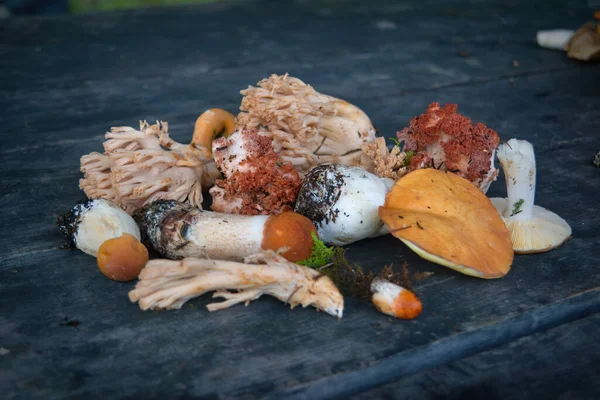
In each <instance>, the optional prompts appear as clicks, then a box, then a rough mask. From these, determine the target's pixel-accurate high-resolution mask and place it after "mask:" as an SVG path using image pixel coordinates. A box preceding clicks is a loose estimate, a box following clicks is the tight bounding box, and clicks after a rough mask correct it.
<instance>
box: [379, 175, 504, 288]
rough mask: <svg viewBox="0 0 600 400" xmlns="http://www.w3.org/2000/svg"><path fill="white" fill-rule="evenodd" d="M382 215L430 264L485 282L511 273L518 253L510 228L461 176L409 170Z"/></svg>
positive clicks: (388, 198)
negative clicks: (482, 279) (515, 253)
mask: <svg viewBox="0 0 600 400" xmlns="http://www.w3.org/2000/svg"><path fill="white" fill-rule="evenodd" d="M379 216H380V218H381V220H382V221H383V222H384V224H385V225H386V226H387V227H388V228H389V230H390V232H391V233H392V235H394V236H395V237H397V238H398V239H400V240H402V242H404V243H405V244H406V245H407V246H408V247H409V248H410V249H411V250H413V251H415V252H416V253H417V254H418V255H420V256H421V257H423V258H425V259H427V260H429V261H432V262H434V263H437V264H440V265H444V266H446V267H449V268H452V269H454V270H456V271H458V272H461V273H463V274H466V275H471V276H474V277H478V278H484V279H491V278H501V277H503V276H504V275H506V274H507V273H508V271H509V270H510V266H511V264H512V261H513V257H514V252H513V249H512V243H511V240H510V235H509V233H508V229H507V228H506V225H505V224H504V222H503V221H502V218H501V217H500V215H499V214H498V212H497V211H496V209H495V208H494V206H493V205H492V203H491V202H490V200H489V199H488V198H487V197H486V196H485V195H484V194H483V193H482V192H481V191H480V190H479V189H478V188H477V187H476V186H475V185H473V184H472V183H471V182H469V181H468V180H466V179H464V178H462V177H460V176H458V175H456V174H453V173H451V172H444V171H439V170H436V169H433V168H428V169H421V170H416V171H413V172H410V173H409V174H407V175H405V176H404V177H402V178H400V179H399V180H398V181H397V182H396V184H395V185H394V187H393V188H392V190H391V191H390V193H389V194H388V195H387V198H386V201H385V204H384V206H382V207H380V208H379Z"/></svg>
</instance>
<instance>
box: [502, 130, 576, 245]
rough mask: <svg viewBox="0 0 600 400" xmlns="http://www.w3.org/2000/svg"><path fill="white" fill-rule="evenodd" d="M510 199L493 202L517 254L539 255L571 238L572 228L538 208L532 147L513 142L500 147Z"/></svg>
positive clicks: (524, 141) (519, 141)
mask: <svg viewBox="0 0 600 400" xmlns="http://www.w3.org/2000/svg"><path fill="white" fill-rule="evenodd" d="M498 160H500V164H501V165H502V169H503V170H504V177H505V180H506V191H507V193H508V198H506V199H503V198H492V199H491V201H492V204H493V205H494V207H496V209H497V210H498V213H499V214H500V215H501V216H502V219H503V220H504V222H505V223H506V226H507V227H508V230H509V232H510V238H511V240H512V245H513V249H514V251H515V253H517V254H528V253H540V252H544V251H548V250H551V249H553V248H555V247H558V246H560V245H561V244H562V243H563V242H564V241H565V240H567V239H568V238H569V236H571V227H570V226H569V224H568V223H567V222H566V221H565V220H564V219H562V218H561V217H559V216H558V215H556V214H555V213H553V212H552V211H550V210H547V209H545V208H542V207H539V206H536V205H535V202H534V200H535V186H536V165H535V153H534V151H533V146H532V145H531V143H529V142H528V141H526V140H517V139H510V140H509V141H508V142H506V143H503V144H501V145H500V146H499V147H498Z"/></svg>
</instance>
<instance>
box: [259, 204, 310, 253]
mask: <svg viewBox="0 0 600 400" xmlns="http://www.w3.org/2000/svg"><path fill="white" fill-rule="evenodd" d="M313 233H314V234H315V235H317V228H316V227H315V225H314V224H313V223H312V221H311V220H310V219H308V218H306V217H305V216H304V215H301V214H298V213H295V212H291V211H288V212H282V213H281V214H277V215H271V216H270V217H269V219H267V222H266V223H265V228H264V231H263V240H262V243H261V248H262V249H263V250H274V251H277V250H279V249H280V248H282V247H287V248H288V250H287V251H285V252H284V253H282V254H281V255H282V256H283V257H285V258H286V259H288V260H289V261H292V262H296V261H300V260H305V259H307V258H308V257H310V253H311V251H312V248H313V238H312V234H313Z"/></svg>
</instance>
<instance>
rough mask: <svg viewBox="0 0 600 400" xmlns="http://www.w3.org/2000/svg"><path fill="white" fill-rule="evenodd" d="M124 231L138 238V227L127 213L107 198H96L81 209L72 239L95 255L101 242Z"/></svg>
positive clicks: (84, 250)
mask: <svg viewBox="0 0 600 400" xmlns="http://www.w3.org/2000/svg"><path fill="white" fill-rule="evenodd" d="M124 233H128V234H130V235H132V236H134V237H135V238H136V239H137V240H140V229H139V228H138V226H137V224H136V223H135V221H134V219H133V218H132V217H131V216H130V215H129V214H127V213H126V212H125V211H124V210H122V209H121V208H119V207H118V206H117V205H116V204H114V203H112V202H110V201H108V200H104V199H97V200H92V201H91V202H90V204H89V206H88V207H87V208H85V209H83V210H82V214H81V215H80V217H79V221H78V222H77V227H76V229H75V232H74V234H73V240H74V242H75V245H76V246H77V248H78V249H79V250H81V251H83V252H84V253H86V254H89V255H91V256H94V257H97V256H98V249H99V248H100V246H101V245H102V243H104V242H105V241H107V240H108V239H113V238H117V237H121V236H122V235H123V234H124Z"/></svg>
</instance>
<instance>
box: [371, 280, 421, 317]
mask: <svg viewBox="0 0 600 400" xmlns="http://www.w3.org/2000/svg"><path fill="white" fill-rule="evenodd" d="M371 291H372V292H373V297H372V299H371V301H372V302H373V305H375V308H377V310H379V312H382V313H384V314H386V315H389V316H392V317H396V318H400V319H414V318H417V317H418V316H419V314H421V310H423V304H422V303H421V300H419V298H418V297H417V296H416V295H415V294H414V293H413V292H411V291H410V290H408V289H405V288H403V287H402V286H399V285H396V284H394V283H392V282H390V281H388V280H386V279H381V278H375V279H374V280H373V282H372V283H371Z"/></svg>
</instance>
